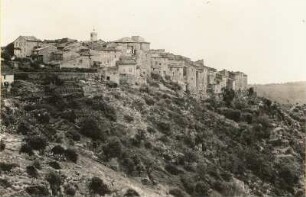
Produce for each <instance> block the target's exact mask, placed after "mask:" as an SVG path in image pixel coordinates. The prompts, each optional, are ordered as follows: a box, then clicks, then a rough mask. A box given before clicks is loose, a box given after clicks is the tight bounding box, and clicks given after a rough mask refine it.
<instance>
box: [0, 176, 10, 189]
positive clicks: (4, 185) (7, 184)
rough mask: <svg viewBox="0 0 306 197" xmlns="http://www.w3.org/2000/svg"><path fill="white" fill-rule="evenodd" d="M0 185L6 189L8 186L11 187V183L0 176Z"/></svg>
mask: <svg viewBox="0 0 306 197" xmlns="http://www.w3.org/2000/svg"><path fill="white" fill-rule="evenodd" d="M0 186H1V187H2V188H4V189H6V188H8V187H12V184H11V183H10V182H8V180H6V179H1V178H0Z"/></svg>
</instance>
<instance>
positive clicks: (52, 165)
mask: <svg viewBox="0 0 306 197" xmlns="http://www.w3.org/2000/svg"><path fill="white" fill-rule="evenodd" d="M48 164H49V166H51V167H52V168H54V169H56V170H59V169H62V168H61V166H60V164H59V163H58V162H56V161H50V162H49V163H48Z"/></svg>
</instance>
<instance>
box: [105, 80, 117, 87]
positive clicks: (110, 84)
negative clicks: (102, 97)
mask: <svg viewBox="0 0 306 197" xmlns="http://www.w3.org/2000/svg"><path fill="white" fill-rule="evenodd" d="M106 86H107V87H109V88H117V87H118V84H117V83H115V82H113V81H107V82H106Z"/></svg>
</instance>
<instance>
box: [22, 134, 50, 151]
mask: <svg viewBox="0 0 306 197" xmlns="http://www.w3.org/2000/svg"><path fill="white" fill-rule="evenodd" d="M26 143H27V144H28V145H29V146H30V147H32V149H33V150H45V148H46V146H47V140H46V138H43V137H41V136H30V137H28V138H26Z"/></svg>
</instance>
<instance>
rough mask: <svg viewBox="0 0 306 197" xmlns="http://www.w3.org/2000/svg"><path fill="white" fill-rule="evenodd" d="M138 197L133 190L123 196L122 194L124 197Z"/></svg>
mask: <svg viewBox="0 0 306 197" xmlns="http://www.w3.org/2000/svg"><path fill="white" fill-rule="evenodd" d="M138 196H139V197H140V195H139V194H138V192H136V191H135V190H133V189H128V190H127V191H126V192H125V194H124V197H138Z"/></svg>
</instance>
